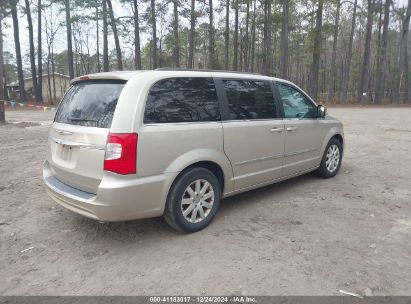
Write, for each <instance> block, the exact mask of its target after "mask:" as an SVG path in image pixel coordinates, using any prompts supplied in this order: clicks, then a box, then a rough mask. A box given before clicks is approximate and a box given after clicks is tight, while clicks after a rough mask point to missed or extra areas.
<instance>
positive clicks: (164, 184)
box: [43, 161, 173, 222]
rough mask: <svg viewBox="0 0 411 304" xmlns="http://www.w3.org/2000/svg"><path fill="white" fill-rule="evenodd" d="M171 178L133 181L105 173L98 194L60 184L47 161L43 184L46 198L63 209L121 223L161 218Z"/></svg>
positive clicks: (158, 176)
mask: <svg viewBox="0 0 411 304" xmlns="http://www.w3.org/2000/svg"><path fill="white" fill-rule="evenodd" d="M172 180H173V177H172V176H171V175H169V174H165V175H157V176H150V177H141V178H136V176H135V175H133V176H129V175H118V174H115V173H111V172H104V176H103V179H102V181H101V183H100V185H99V187H98V189H97V194H95V193H89V192H85V191H82V190H79V189H76V188H74V187H71V186H70V185H67V184H65V183H63V182H62V181H60V180H59V179H58V178H57V177H56V176H54V175H53V172H52V170H51V168H50V165H49V163H48V162H47V161H45V162H44V165H43V181H44V184H45V186H46V190H47V193H48V194H49V196H50V197H51V198H52V199H53V200H54V201H56V202H57V203H58V204H60V205H62V206H63V207H65V208H67V209H69V210H71V211H73V212H75V213H78V214H80V215H83V216H86V217H88V218H91V219H95V220H100V221H109V222H111V221H124V220H133V219H142V218H149V217H157V216H161V215H162V214H163V211H164V205H165V201H166V198H167V193H168V188H169V186H170V185H171V181H172Z"/></svg>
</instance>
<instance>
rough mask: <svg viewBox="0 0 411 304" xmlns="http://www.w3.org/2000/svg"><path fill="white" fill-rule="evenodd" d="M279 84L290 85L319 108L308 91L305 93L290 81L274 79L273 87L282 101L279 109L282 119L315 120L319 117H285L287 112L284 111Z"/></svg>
mask: <svg viewBox="0 0 411 304" xmlns="http://www.w3.org/2000/svg"><path fill="white" fill-rule="evenodd" d="M277 84H281V85H285V86H288V87H290V88H292V89H294V90H296V91H297V92H299V93H300V94H301V95H303V96H304V97H305V98H306V99H307V100H308V101H309V102H311V104H312V105H313V107H314V108H315V109H316V108H317V104H316V103H315V101H314V100H313V99H312V98H311V97H310V96H308V95H307V94H306V93H304V92H303V91H302V90H301V89H300V88H299V87H297V86H296V85H294V84H291V83H288V82H283V81H279V80H273V81H272V85H273V89H274V91H275V95H276V96H277V99H278V100H280V101H281V102H279V109H280V110H281V117H282V119H287V120H293V119H294V120H295V119H298V120H313V119H318V117H317V116H316V117H313V118H306V117H295V118H286V117H285V113H284V107H283V101H282V98H281V94H280V91H279V90H278V87H277Z"/></svg>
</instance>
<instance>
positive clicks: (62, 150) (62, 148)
mask: <svg viewBox="0 0 411 304" xmlns="http://www.w3.org/2000/svg"><path fill="white" fill-rule="evenodd" d="M72 154H73V147H72V146H68V145H63V144H57V155H58V156H59V158H60V159H61V160H63V161H70V160H71V159H72Z"/></svg>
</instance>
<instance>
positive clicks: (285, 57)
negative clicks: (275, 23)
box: [281, 0, 290, 78]
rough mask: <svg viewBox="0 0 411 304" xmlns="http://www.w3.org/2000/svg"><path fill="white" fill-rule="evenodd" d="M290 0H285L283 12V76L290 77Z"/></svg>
mask: <svg viewBox="0 0 411 304" xmlns="http://www.w3.org/2000/svg"><path fill="white" fill-rule="evenodd" d="M289 10H290V0H283V14H282V23H281V77H282V78H288V18H289V15H290V13H289Z"/></svg>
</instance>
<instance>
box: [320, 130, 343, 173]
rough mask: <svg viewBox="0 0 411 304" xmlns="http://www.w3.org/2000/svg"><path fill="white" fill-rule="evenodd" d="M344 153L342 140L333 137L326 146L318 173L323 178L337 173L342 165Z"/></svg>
mask: <svg viewBox="0 0 411 304" xmlns="http://www.w3.org/2000/svg"><path fill="white" fill-rule="evenodd" d="M342 155H343V148H342V145H341V142H340V141H339V140H338V139H336V138H331V139H330V141H329V142H328V144H327V147H326V148H325V151H324V155H323V158H322V160H321V164H320V167H319V168H318V174H319V175H320V176H321V177H323V178H330V177H334V176H335V175H337V173H338V171H339V170H340V167H341V163H342ZM330 158H331V159H330ZM329 159H330V160H329Z"/></svg>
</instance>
